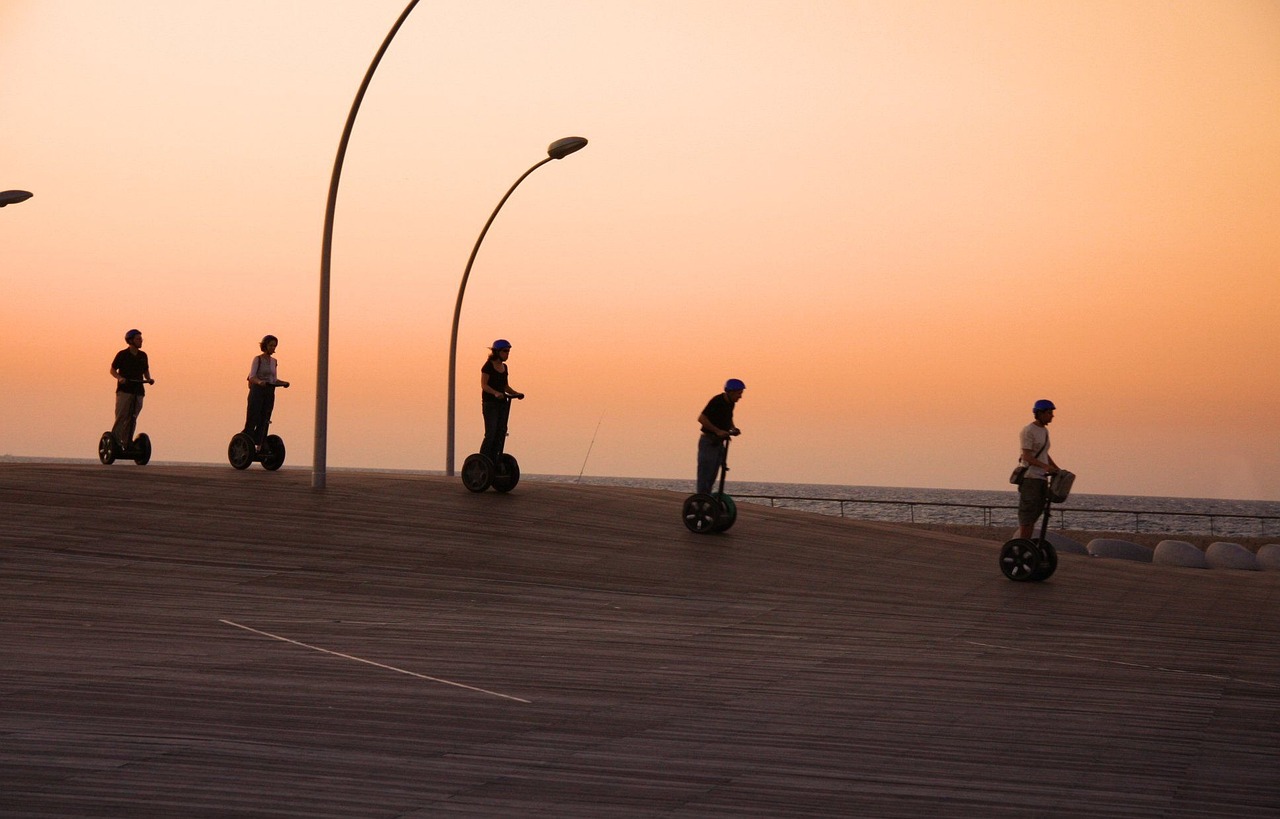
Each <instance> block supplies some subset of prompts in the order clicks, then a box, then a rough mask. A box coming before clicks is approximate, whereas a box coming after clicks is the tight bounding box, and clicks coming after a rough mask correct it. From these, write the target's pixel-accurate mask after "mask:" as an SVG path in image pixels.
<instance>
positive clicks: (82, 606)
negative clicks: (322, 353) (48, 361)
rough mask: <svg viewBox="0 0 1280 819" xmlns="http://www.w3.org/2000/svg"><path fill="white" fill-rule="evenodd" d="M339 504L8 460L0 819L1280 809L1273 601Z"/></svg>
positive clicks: (297, 480)
mask: <svg viewBox="0 0 1280 819" xmlns="http://www.w3.org/2000/svg"><path fill="white" fill-rule="evenodd" d="M329 483H330V486H329V488H328V489H326V490H325V491H323V492H315V491H313V490H311V489H310V487H309V476H308V474H307V473H305V472H302V471H290V470H287V469H286V470H283V471H281V472H279V473H275V474H268V473H265V472H263V471H261V470H257V469H252V470H250V471H248V472H246V473H237V472H234V471H233V470H231V469H230V468H214V467H184V466H166V465H151V466H148V467H145V468H138V467H135V466H132V465H116V466H113V467H98V466H83V465H61V464H56V465H46V464H0V514H2V515H3V521H4V523H3V527H2V528H0V629H2V630H0V657H2V658H3V660H4V663H3V667H2V670H0V703H2V705H0V815H3V816H5V817H43V816H62V817H65V816H139V815H149V816H247V815H252V816H281V817H283V816H308V817H327V816H333V817H338V816H379V817H381V816H387V817H392V816H394V817H426V816H518V815H519V816H523V815H529V814H534V813H536V814H539V815H548V816H593V817H601V816H628V817H633V816H662V817H693V816H698V817H704V816H705V817H717V816H743V815H754V816H796V817H800V816H836V815H846V816H856V815H861V816H873V815H874V816H881V817H889V818H890V819H892V817H907V816H926V815H927V816H959V817H967V816H972V817H998V816H1028V815H1036V816H1051V817H1052V816H1064V817H1065V816H1072V817H1076V816H1091V817H1149V816H1168V817H1201V816H1203V817H1211V816H1231V817H1263V816H1266V817H1274V816H1276V815H1280V778H1278V777H1276V775H1275V773H1274V771H1275V769H1276V762H1277V760H1278V759H1280V673H1278V672H1280V639H1278V638H1280V617H1278V616H1277V613H1276V611H1277V603H1278V602H1280V573H1265V572H1226V571H1212V572H1205V571H1200V572H1196V571H1191V570H1178V569H1171V568H1166V567H1159V566H1152V565H1146V564H1130V563H1124V562H1121V561H1102V560H1096V559H1090V558H1085V557H1076V556H1069V555H1064V556H1063V557H1062V561H1061V565H1060V568H1059V570H1058V572H1057V574H1055V576H1054V577H1053V578H1052V579H1051V580H1049V581H1048V582H1047V583H1043V584H1015V583H1010V582H1009V581H1007V580H1005V579H1004V577H1003V576H1002V575H1001V574H1000V572H999V570H998V568H997V566H996V553H995V549H994V548H993V547H992V546H991V544H987V543H983V542H979V541H975V540H969V539H966V538H961V537H956V536H951V535H945V534H941V533H933V532H927V533H926V532H921V531H919V530H914V529H908V528H903V527H896V526H891V525H886V524H872V523H862V522H857V521H851V520H841V519H837V518H825V517H821V516H816V515H810V514H806V513H803V512H795V511H788V510H773V509H769V508H767V507H761V506H752V505H748V504H742V505H740V506H739V515H740V517H739V521H738V523H737V525H736V526H735V527H734V528H733V529H732V530H731V531H730V532H728V533H726V534H725V535H723V536H697V535H693V534H691V533H689V532H687V531H686V530H685V529H684V528H683V526H682V525H681V523H680V521H679V517H678V512H679V508H680V502H681V500H682V497H681V496H679V495H675V494H672V493H668V492H658V491H646V490H638V489H620V488H616V487H594V486H574V485H564V484H539V483H534V482H524V483H522V484H521V485H520V486H519V487H518V488H517V489H516V491H515V492H513V493H511V494H510V495H508V496H500V495H496V494H493V493H489V494H487V495H483V496H476V495H472V494H471V493H468V492H466V491H465V490H464V489H463V488H462V487H461V485H460V484H459V483H458V482H457V481H454V480H446V479H443V478H432V477H406V476H398V475H385V474H373V473H358V472H345V471H343V472H336V473H331V474H330V476H329ZM248 629H253V630H255V631H250V630H248ZM266 635H274V636H266ZM440 681H448V682H452V683H458V684H461V685H465V686H469V688H461V687H457V686H455V685H448V684H445V683H443V682H440ZM476 689H479V690H476ZM504 697H515V698H519V699H524V700H528V701H529V702H527V703H524V702H518V701H515V700H512V699H505V698H504Z"/></svg>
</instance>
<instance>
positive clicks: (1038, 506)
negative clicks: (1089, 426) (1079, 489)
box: [1018, 398, 1061, 538]
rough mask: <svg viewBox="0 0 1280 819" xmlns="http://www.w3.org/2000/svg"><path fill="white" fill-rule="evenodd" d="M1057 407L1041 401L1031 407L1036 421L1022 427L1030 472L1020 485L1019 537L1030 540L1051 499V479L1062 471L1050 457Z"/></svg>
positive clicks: (1021, 439) (1025, 461)
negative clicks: (1051, 436) (1051, 426)
mask: <svg viewBox="0 0 1280 819" xmlns="http://www.w3.org/2000/svg"><path fill="white" fill-rule="evenodd" d="M1056 409H1057V407H1055V406H1054V405H1053V402H1052V401H1050V400H1048V399H1047V398H1041V399H1040V400H1039V401H1037V402H1035V404H1034V405H1032V407H1031V414H1032V415H1033V416H1034V417H1035V420H1034V421H1032V422H1031V423H1030V424H1027V425H1026V426H1025V427H1023V428H1022V433H1021V434H1020V435H1019V436H1018V439H1019V440H1018V443H1019V446H1020V448H1021V449H1022V459H1021V462H1022V463H1023V464H1025V465H1026V467H1027V471H1026V474H1025V475H1024V476H1023V478H1022V483H1020V484H1018V537H1020V538H1029V537H1031V531H1032V529H1033V528H1034V527H1035V523H1036V521H1037V520H1039V519H1040V516H1041V515H1042V514H1044V507H1045V504H1046V503H1047V502H1048V498H1049V476H1051V475H1055V474H1057V473H1058V472H1060V471H1061V470H1060V469H1059V467H1058V465H1057V464H1056V463H1054V461H1053V458H1052V457H1050V455H1049V429H1048V426H1049V424H1050V423H1051V422H1052V421H1053V412H1054V410H1056Z"/></svg>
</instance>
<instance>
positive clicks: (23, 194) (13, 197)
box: [0, 191, 34, 208]
mask: <svg viewBox="0 0 1280 819" xmlns="http://www.w3.org/2000/svg"><path fill="white" fill-rule="evenodd" d="M32 196H34V194H33V193H31V191H0V208H2V207H4V206H5V205H16V204H18V203H19V202H25V201H27V200H28V199H30V198H31V197H32Z"/></svg>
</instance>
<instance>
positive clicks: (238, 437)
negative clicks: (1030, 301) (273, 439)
mask: <svg viewBox="0 0 1280 819" xmlns="http://www.w3.org/2000/svg"><path fill="white" fill-rule="evenodd" d="M227 460H228V461H230V462H231V465H232V466H234V467H235V468H236V469H248V468H249V465H250V464H252V463H253V439H252V438H250V437H249V436H248V435H245V434H244V433H243V432H237V433H236V434H235V435H232V436H231V443H230V444H228V445H227Z"/></svg>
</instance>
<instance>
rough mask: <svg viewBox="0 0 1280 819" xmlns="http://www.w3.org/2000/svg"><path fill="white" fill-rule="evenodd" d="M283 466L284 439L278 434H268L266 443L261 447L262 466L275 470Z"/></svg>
mask: <svg viewBox="0 0 1280 819" xmlns="http://www.w3.org/2000/svg"><path fill="white" fill-rule="evenodd" d="M282 466H284V439H283V438H281V437H280V436H279V435H268V436H267V445H266V446H264V447H263V448H262V468H263V469H269V470H271V471H272V472H275V471H276V470H277V469H279V468H280V467H282Z"/></svg>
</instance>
